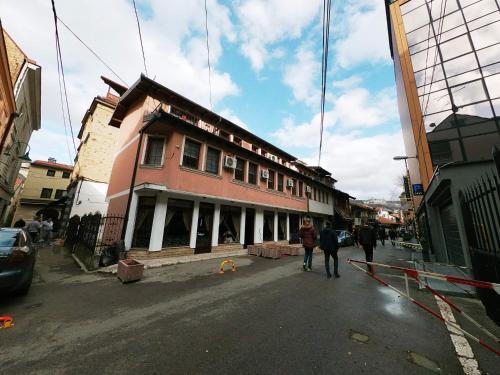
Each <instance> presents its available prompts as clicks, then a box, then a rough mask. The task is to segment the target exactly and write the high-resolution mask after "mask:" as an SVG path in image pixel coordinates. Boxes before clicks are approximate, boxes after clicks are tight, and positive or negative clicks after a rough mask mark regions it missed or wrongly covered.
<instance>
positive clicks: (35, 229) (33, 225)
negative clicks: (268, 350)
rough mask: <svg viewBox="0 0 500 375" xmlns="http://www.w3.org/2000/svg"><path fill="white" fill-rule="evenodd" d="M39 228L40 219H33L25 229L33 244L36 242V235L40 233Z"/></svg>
mask: <svg viewBox="0 0 500 375" xmlns="http://www.w3.org/2000/svg"><path fill="white" fill-rule="evenodd" d="M40 227H41V224H40V218H39V217H35V218H34V220H33V221H32V222H30V223H29V224H28V227H27V228H26V229H27V230H28V233H29V234H30V236H31V240H32V241H33V242H36V241H37V240H38V233H39V232H40Z"/></svg>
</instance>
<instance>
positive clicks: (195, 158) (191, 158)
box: [182, 139, 201, 169]
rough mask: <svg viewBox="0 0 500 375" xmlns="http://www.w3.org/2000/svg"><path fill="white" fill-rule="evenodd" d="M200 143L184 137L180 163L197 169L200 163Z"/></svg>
mask: <svg viewBox="0 0 500 375" xmlns="http://www.w3.org/2000/svg"><path fill="white" fill-rule="evenodd" d="M200 149H201V144H200V143H198V142H195V141H192V140H191V139H186V142H185V143H184V155H183V157H182V165H183V166H184V167H187V168H193V169H198V168H199V164H200Z"/></svg>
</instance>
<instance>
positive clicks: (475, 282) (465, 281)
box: [347, 259, 500, 294]
mask: <svg viewBox="0 0 500 375" xmlns="http://www.w3.org/2000/svg"><path fill="white" fill-rule="evenodd" d="M347 261H348V262H354V263H361V264H367V265H368V264H369V265H372V266H376V267H382V268H389V269H393V270H398V271H402V272H406V273H408V276H411V277H415V276H416V275H418V276H424V277H428V278H429V279H436V280H441V281H448V282H450V283H453V284H462V285H468V286H474V287H476V288H485V289H493V290H495V291H496V292H497V293H499V294H500V284H496V283H491V282H489V281H480V280H471V279H465V278H463V277H456V276H448V275H443V274H440V273H435V272H428V271H417V270H414V269H411V268H405V267H398V266H390V265H388V264H382V263H375V262H365V261H363V260H356V259H348V260H347Z"/></svg>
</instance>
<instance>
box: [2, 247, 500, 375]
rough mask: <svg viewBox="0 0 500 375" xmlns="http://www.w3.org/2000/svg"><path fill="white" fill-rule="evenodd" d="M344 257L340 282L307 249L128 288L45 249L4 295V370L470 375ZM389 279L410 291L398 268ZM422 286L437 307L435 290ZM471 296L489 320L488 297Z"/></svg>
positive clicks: (428, 328) (419, 315) (488, 368)
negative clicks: (307, 259)
mask: <svg viewBox="0 0 500 375" xmlns="http://www.w3.org/2000/svg"><path fill="white" fill-rule="evenodd" d="M339 256H340V260H341V267H340V273H341V278H340V279H330V280H328V279H327V278H326V277H325V273H324V268H323V256H322V254H319V255H315V258H314V263H313V272H303V271H301V259H300V258H298V257H287V258H283V259H281V260H276V261H275V260H268V259H262V258H256V257H239V258H236V259H235V260H236V263H237V265H238V270H237V272H234V273H233V272H226V273H225V274H224V275H219V274H217V271H218V265H219V263H220V260H212V261H205V262H198V263H191V264H184V265H179V266H170V267H164V268H161V269H154V270H147V271H146V273H145V277H144V279H143V280H142V281H140V282H138V283H134V284H128V285H122V284H121V283H120V282H119V281H118V280H117V279H116V278H114V277H112V276H108V275H101V274H83V273H82V272H80V271H79V270H78V268H77V267H76V265H75V264H74V263H73V261H72V259H71V257H70V256H69V254H67V252H66V251H65V250H63V249H59V248H46V249H42V250H41V254H40V258H39V262H38V266H37V275H36V280H35V283H34V285H33V287H32V290H31V291H30V293H29V295H28V296H27V297H24V298H10V299H7V300H4V301H2V302H0V313H1V314H9V315H12V316H13V318H14V322H15V327H14V328H11V329H8V330H2V331H0V353H1V354H0V356H1V363H2V367H1V371H0V372H3V373H6V374H29V373H37V374H49V373H50V374H66V373H68V374H96V373H102V374H114V373H120V374H128V373H144V374H226V373H227V374H229V373H231V374H235V373H237V374H363V373H366V374H368V373H370V374H426V373H433V372H434V373H442V374H461V373H464V371H463V369H462V366H461V364H460V363H459V361H458V359H457V356H456V353H455V350H454V347H453V345H452V342H451V340H450V336H449V334H448V331H447V329H446V327H445V325H444V324H443V323H442V322H439V321H438V320H436V319H435V318H433V317H432V316H430V315H429V314H426V313H424V312H422V311H421V310H419V309H418V307H416V306H415V305H412V304H410V303H409V302H407V301H406V300H404V299H402V298H401V297H399V296H398V295H397V294H396V293H394V292H392V291H391V290H390V289H388V288H386V287H383V286H381V285H380V284H377V283H376V282H375V281H374V280H373V279H371V278H369V277H367V276H366V275H365V274H364V273H362V272H361V271H358V270H356V269H354V268H353V267H352V266H350V265H348V264H346V259H347V258H349V257H352V258H359V259H362V251H361V250H359V249H356V248H344V249H342V250H341V251H340V253H339ZM409 258H410V253H409V252H408V251H403V250H395V249H392V248H391V247H390V245H388V244H387V243H386V246H385V248H383V247H381V246H379V247H378V248H377V250H376V252H375V260H376V261H380V262H390V263H393V264H403V265H406V264H405V262H404V260H405V259H409ZM381 277H383V278H384V279H385V280H387V281H388V282H390V283H391V284H393V285H395V286H397V287H398V288H404V280H403V279H402V278H401V277H399V275H397V274H395V273H391V272H382V273H381ZM412 294H413V295H414V296H416V297H417V298H418V299H419V300H420V301H422V302H424V303H427V304H429V305H430V306H432V307H433V308H434V309H435V310H436V311H438V310H437V306H436V303H435V300H434V299H433V297H432V296H431V295H430V294H428V293H424V292H417V291H416V289H415V288H412ZM461 302H462V303H463V306H466V309H467V311H469V312H471V313H475V314H476V315H475V317H477V316H478V314H479V316H481V313H482V307H481V305H480V303H478V302H477V301H475V300H471V299H463V301H461ZM481 319H482V322H483V323H484V324H487V325H488V326H489V327H494V326H493V325H492V324H491V322H489V320H488V319H487V318H484V317H482V318H481ZM464 328H465V327H464ZM492 329H497V328H492ZM496 333H497V334H498V330H497V331H496ZM471 345H472V347H473V350H474V352H475V354H476V356H477V358H478V359H479V364H480V367H481V368H482V370H483V371H484V372H483V373H490V374H496V373H497V374H498V373H500V372H499V371H498V369H499V368H500V366H498V363H499V362H498V359H496V358H494V356H493V355H492V354H490V353H488V352H485V351H484V349H482V348H480V347H478V346H475V345H474V344H471ZM495 371H496V372H495Z"/></svg>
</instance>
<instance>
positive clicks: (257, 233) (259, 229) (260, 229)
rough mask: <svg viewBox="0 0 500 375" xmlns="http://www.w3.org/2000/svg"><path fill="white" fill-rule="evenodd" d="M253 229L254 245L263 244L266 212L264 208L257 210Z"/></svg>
mask: <svg viewBox="0 0 500 375" xmlns="http://www.w3.org/2000/svg"><path fill="white" fill-rule="evenodd" d="M253 228H254V229H253V241H254V243H256V244H258V243H262V242H263V236H264V211H263V210H262V208H256V209H255V223H254V227H253Z"/></svg>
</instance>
